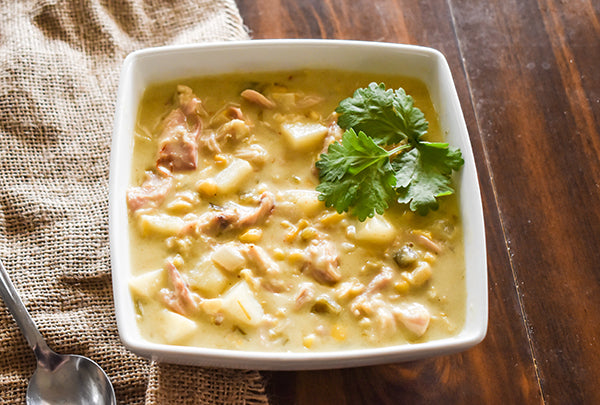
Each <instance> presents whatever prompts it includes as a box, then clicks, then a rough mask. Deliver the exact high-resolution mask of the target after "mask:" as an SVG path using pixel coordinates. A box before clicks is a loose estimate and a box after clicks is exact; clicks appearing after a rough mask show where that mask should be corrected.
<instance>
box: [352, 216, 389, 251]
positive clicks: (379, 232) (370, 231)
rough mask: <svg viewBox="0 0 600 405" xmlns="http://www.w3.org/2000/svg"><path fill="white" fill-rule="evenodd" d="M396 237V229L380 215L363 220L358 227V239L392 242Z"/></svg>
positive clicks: (377, 242) (370, 241)
mask: <svg viewBox="0 0 600 405" xmlns="http://www.w3.org/2000/svg"><path fill="white" fill-rule="evenodd" d="M395 237H396V229H395V228H394V227H393V226H392V225H391V224H390V223H389V222H388V221H386V220H385V218H383V217H382V216H380V215H376V216H374V217H373V218H369V219H367V220H366V221H365V222H361V223H360V224H359V225H358V226H357V227H356V235H355V238H356V240H358V241H360V242H366V243H373V244H380V245H383V244H387V243H391V242H392V241H393V240H394V238H395Z"/></svg>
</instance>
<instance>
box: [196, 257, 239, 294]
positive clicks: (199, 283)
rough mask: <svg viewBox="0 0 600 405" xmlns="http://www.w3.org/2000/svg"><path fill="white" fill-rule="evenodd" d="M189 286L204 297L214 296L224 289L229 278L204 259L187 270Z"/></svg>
mask: <svg viewBox="0 0 600 405" xmlns="http://www.w3.org/2000/svg"><path fill="white" fill-rule="evenodd" d="M187 281H188V284H189V286H190V287H191V288H192V289H194V290H197V291H199V292H200V293H201V294H202V295H203V296H204V297H209V298H212V297H216V296H218V295H219V294H221V293H222V292H223V290H225V288H226V287H227V284H229V279H228V278H227V276H225V275H224V274H223V272H222V271H221V270H219V269H218V268H217V267H216V266H215V265H214V264H213V263H212V262H210V261H208V260H207V261H205V262H202V263H200V264H199V265H198V266H196V267H195V268H193V269H192V270H190V271H188V272H187Z"/></svg>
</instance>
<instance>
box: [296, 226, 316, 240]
mask: <svg viewBox="0 0 600 405" xmlns="http://www.w3.org/2000/svg"><path fill="white" fill-rule="evenodd" d="M317 234H318V232H317V230H316V229H315V228H313V227H312V226H310V227H308V228H304V229H303V230H302V232H300V237H301V238H302V239H303V240H310V239H313V238H315V237H316V236H317Z"/></svg>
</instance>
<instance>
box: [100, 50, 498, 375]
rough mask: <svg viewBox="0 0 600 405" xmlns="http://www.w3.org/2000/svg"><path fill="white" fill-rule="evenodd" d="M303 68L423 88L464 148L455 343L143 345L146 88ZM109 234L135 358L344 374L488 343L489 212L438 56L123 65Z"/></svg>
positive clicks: (361, 54)
mask: <svg viewBox="0 0 600 405" xmlns="http://www.w3.org/2000/svg"><path fill="white" fill-rule="evenodd" d="M305 68H308V69H310V68H319V69H340V70H350V71H361V72H371V73H374V74H375V73H393V74H398V75H402V76H409V77H414V78H417V79H420V80H421V81H423V82H424V83H425V84H426V85H427V88H428V90H429V93H430V96H431V99H432V101H433V105H434V107H435V109H436V111H437V112H438V114H439V121H440V126H441V129H442V131H444V133H446V134H447V135H446V137H447V141H448V142H449V143H450V144H452V145H453V146H457V147H459V148H460V149H461V151H462V154H463V158H464V160H465V165H464V167H463V168H462V169H461V170H460V172H459V174H458V176H457V184H456V187H457V189H458V193H459V196H460V210H461V215H462V220H463V228H464V241H465V261H466V272H465V277H466V280H465V281H466V291H467V294H466V317H465V324H464V327H463V328H462V330H461V331H460V332H459V333H458V334H457V335H455V336H453V337H450V338H445V339H440V340H433V341H429V342H425V343H415V344H402V345H398V346H390V347H381V348H369V349H360V350H349V351H335V352H315V353H293V352H250V351H236V350H223V349H211V348H200V347H187V346H173V345H166V344H158V343H153V342H149V341H147V340H145V339H144V338H143V337H142V336H141V335H140V332H139V330H138V327H137V323H136V314H135V310H134V303H133V300H132V297H131V293H130V291H129V285H128V283H129V279H130V278H131V276H132V274H131V267H130V263H131V257H130V250H129V249H130V248H129V228H128V212H127V205H126V197H125V193H126V190H127V187H128V186H129V181H130V178H131V159H132V151H133V133H134V125H135V120H136V117H137V112H138V106H139V103H140V99H141V98H142V95H143V93H144V90H145V89H146V87H147V86H148V85H150V84H154V83H160V82H165V81H170V80H176V79H184V78H189V77H199V76H204V75H215V74H221V73H231V72H265V71H282V70H298V69H305ZM109 233H110V247H111V261H112V277H113V291H114V300H115V311H116V318H117V325H118V329H119V335H120V337H121V340H122V342H123V344H124V345H125V346H126V347H127V348H128V349H129V350H131V351H132V352H134V353H136V354H138V355H141V356H143V357H146V358H149V359H153V360H156V361H160V362H169V363H180V364H191V365H202V366H217V367H231V368H246V369H271V370H300V369H322V368H340V367H353V366H363V365H372V364H380V363H392V362H399V361H408V360H415V359H419V358H425V357H430V356H435V355H442V354H449V353H453V352H457V351H461V350H465V349H467V348H469V347H471V346H474V345H476V344H477V343H479V342H480V341H481V340H482V339H483V338H484V336H485V333H486V330H487V321H488V296H487V262H486V247H485V232H484V223H483V209H482V204H481V196H480V191H479V183H478V180H477V172H476V168H475V162H474V160H473V152H472V148H471V143H470V140H469V135H468V133H467V128H466V125H465V121H464V117H463V114H462V110H461V107H460V103H459V100H458V96H457V94H456V89H455V87H454V82H453V79H452V75H451V73H450V69H449V67H448V63H447V62H446V59H445V58H444V56H443V55H442V54H441V53H440V52H438V51H436V50H434V49H431V48H424V47H419V46H410V45H397V44H389V43H377V42H359V41H338V40H254V41H243V42H228V43H211V44H202V45H189V46H171V47H162V48H154V49H146V50H141V51H138V52H134V53H132V54H130V55H129V56H128V57H127V58H126V59H125V62H124V64H123V68H122V71H121V78H120V85H119V92H118V98H117V105H116V116H115V123H114V133H113V143H112V155H111V167H110V190H109Z"/></svg>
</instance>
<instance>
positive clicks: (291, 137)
mask: <svg viewBox="0 0 600 405" xmlns="http://www.w3.org/2000/svg"><path fill="white" fill-rule="evenodd" d="M281 133H282V134H283V136H285V139H286V141H287V143H288V145H290V147H291V148H292V149H294V150H296V151H307V150H311V149H316V148H317V147H320V146H321V145H322V143H323V139H325V136H326V135H327V127H325V126H323V125H321V124H319V123H317V122H291V123H284V124H281Z"/></svg>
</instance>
